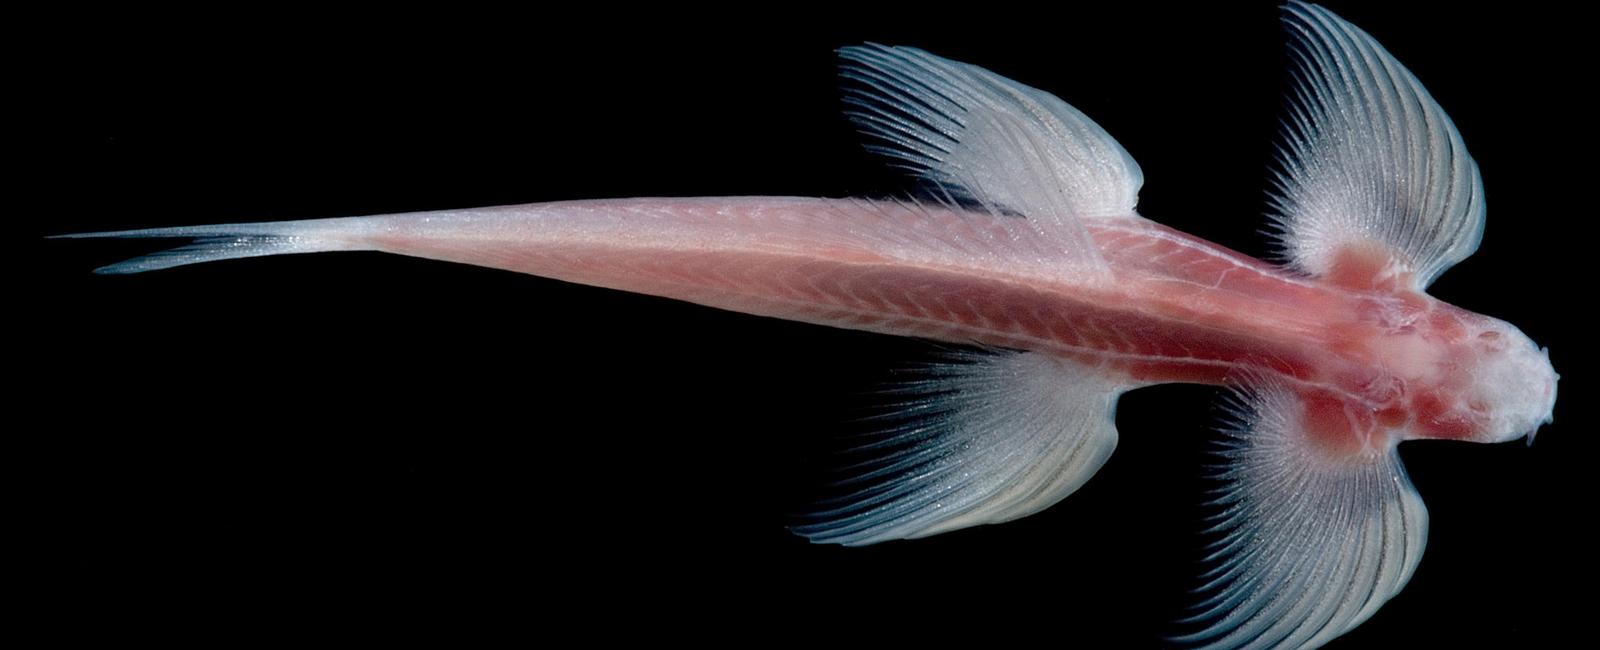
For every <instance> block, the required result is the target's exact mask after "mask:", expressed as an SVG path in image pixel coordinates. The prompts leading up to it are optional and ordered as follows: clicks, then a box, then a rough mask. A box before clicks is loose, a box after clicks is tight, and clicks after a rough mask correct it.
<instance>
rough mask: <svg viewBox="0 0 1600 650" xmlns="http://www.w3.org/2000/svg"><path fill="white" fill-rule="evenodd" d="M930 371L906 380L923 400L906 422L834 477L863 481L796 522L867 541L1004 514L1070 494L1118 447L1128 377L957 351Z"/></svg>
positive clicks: (807, 530)
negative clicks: (1115, 380)
mask: <svg viewBox="0 0 1600 650" xmlns="http://www.w3.org/2000/svg"><path fill="white" fill-rule="evenodd" d="M928 375H929V378H928V379H925V380H922V381H917V382H913V383H911V384H909V385H908V386H907V389H909V390H913V391H920V392H921V394H922V395H924V396H926V397H924V398H921V399H915V400H910V401H909V403H910V404H916V405H921V406H924V408H916V409H912V410H909V411H901V412H900V414H901V416H902V417H903V418H904V419H906V420H908V422H907V425H906V426H901V427H894V428H890V429H889V430H888V431H887V432H885V433H884V434H883V440H879V441H875V442H874V443H872V444H873V445H874V446H873V447H871V448H868V449H865V450H864V451H862V452H860V454H865V455H867V458H866V459H865V460H859V461H857V462H854V463H852V464H851V465H850V469H849V470H846V471H848V472H851V475H850V476H848V477H847V478H846V479H844V480H843V481H840V484H842V485H848V486H852V487H855V486H860V487H855V489H853V490H851V492H850V493H849V494H847V495H845V496H843V497H839V498H835V499H831V500H829V501H828V502H826V503H827V505H828V506H829V507H828V508H827V509H825V510H822V511H819V512H815V513H812V515H811V516H810V517H809V520H810V522H809V523H806V524H804V525H800V526H796V527H795V528H794V530H795V532H797V533H799V534H801V535H803V536H805V537H808V538H810V539H811V540H812V541H814V542H827V543H840V544H847V545H862V544H872V543H877V542H881V541H886V540H890V539H903V538H912V537H923V536H927V535H933V534H936V533H940V532H946V531H950V530H955V529H959V528H965V527H968V526H976V525H980V524H987V523H999V522H1002V521H1009V520H1011V519H1016V518H1019V517H1023V516H1026V515H1028V514H1032V513H1034V512H1037V511H1039V510H1042V509H1044V508H1045V507H1048V506H1049V505H1051V504H1053V503H1055V502H1057V501H1060V500H1061V499H1063V498H1065V497H1066V496H1067V495H1068V494H1071V493H1072V492H1073V491H1075V490H1076V489H1077V488H1078V487H1079V486H1080V485H1082V484H1083V482H1084V481H1087V480H1088V479H1089V477H1091V476H1093V475H1094V473H1095V471H1096V470H1098V469H1099V468H1100V466H1101V465H1102V464H1103V463H1104V462H1105V460H1106V458H1108V457H1109V456H1110V454H1111V451H1112V449H1114V448H1115V446H1116V428H1115V423H1114V421H1113V417H1112V410H1113V406H1114V404H1115V403H1116V398H1117V396H1118V395H1119V394H1121V392H1122V391H1123V390H1124V389H1125V388H1126V387H1124V386H1120V385H1116V384H1112V383H1109V382H1106V381H1103V380H1100V379H1098V378H1096V377H1094V376H1093V375H1091V374H1090V373H1088V372H1086V370H1085V369H1084V368H1081V367H1078V366H1077V365H1076V364H1073V363H1071V362H1068V361H1063V360H1060V359H1055V358H1052V357H1049V356H1046V355H1042V354H1038V353H1020V352H975V353H962V354H957V355H955V356H953V357H952V358H951V360H950V361H949V362H947V363H944V364H939V365H936V366H934V367H932V368H930V369H929V370H928ZM881 443H894V444H888V445H887V446H877V445H879V444H881ZM858 449H861V447H858Z"/></svg>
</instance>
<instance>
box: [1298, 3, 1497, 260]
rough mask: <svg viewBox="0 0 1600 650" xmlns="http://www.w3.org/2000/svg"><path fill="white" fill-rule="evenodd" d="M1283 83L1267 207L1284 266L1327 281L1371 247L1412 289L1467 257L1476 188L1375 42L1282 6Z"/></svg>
mask: <svg viewBox="0 0 1600 650" xmlns="http://www.w3.org/2000/svg"><path fill="white" fill-rule="evenodd" d="M1283 22H1284V26H1285V27H1286V28H1287V30H1288V31H1289V34H1290V39H1291V48H1290V49H1291V57H1292V59H1293V63H1294V71H1295V84H1294V89H1293V95H1292V100H1291V102H1290V105H1289V111H1288V113H1289V114H1288V116H1287V117H1286V118H1285V120H1284V129H1283V136H1284V137H1283V140H1284V143H1283V145H1282V148H1281V150H1280V156H1279V158H1280V165H1281V168H1282V169H1281V171H1280V172H1279V173H1278V175H1277V178H1276V179H1275V180H1276V183H1275V184H1276V190H1275V192H1274V194H1275V196H1273V197H1272V202H1273V204H1274V211H1275V215H1274V216H1273V218H1274V220H1275V222H1276V225H1277V227H1278V229H1279V231H1280V232H1279V235H1278V239H1279V243H1280V245H1281V246H1282V249H1283V253H1284V254H1285V255H1286V257H1287V258H1288V259H1289V261H1290V262H1291V263H1292V264H1293V265H1294V266H1296V267H1298V268H1299V269H1301V270H1303V271H1306V272H1308V273H1311V274H1313V275H1319V276H1322V275H1327V274H1329V273H1330V272H1332V271H1333V267H1334V265H1335V264H1336V262H1338V260H1339V255H1340V253H1341V252H1344V251H1346V250H1349V249H1351V248H1352V247H1354V248H1355V249H1356V250H1362V249H1366V248H1368V247H1370V246H1371V245H1373V244H1376V245H1378V246H1379V247H1381V249H1382V250H1383V251H1385V252H1386V253H1387V254H1388V255H1389V256H1390V257H1391V258H1392V261H1393V262H1394V263H1397V264H1398V265H1400V266H1401V267H1402V268H1399V269H1394V270H1392V271H1391V273H1392V272H1408V273H1410V275H1411V280H1410V281H1411V284H1412V285H1413V286H1412V287H1411V288H1415V289H1419V290H1420V289H1423V288H1426V287H1427V286H1428V285H1429V284H1431V283H1432V282H1433V280H1434V279H1435V278H1437V277H1438V276H1439V274H1440V273H1443V272H1444V271H1445V269H1448V268H1450V267H1451V266H1453V265H1455V264H1456V263H1458V262H1460V261H1462V260H1464V259H1466V258H1467V257H1468V256H1470V255H1472V253H1473V251H1475V250H1477V248H1478V243H1479V241H1480V240H1481V239H1482V238H1483V224H1484V200H1483V180H1482V178H1481V177H1480V175H1479V173H1478V166H1477V164H1476V163H1475V162H1473V160H1472V156H1470V155H1468V153H1467V149H1466V145H1465V144H1463V143H1462V141H1461V134H1460V133H1458V132H1457V131H1456V127H1455V125H1454V124H1453V123H1452V122H1451V121H1450V118H1449V116H1447V115H1446V114H1445V112H1444V110H1443V109H1442V108H1440V107H1439V104H1438V103H1437V102H1435V101H1434V100H1433V97H1431V96H1430V95H1429V94H1428V91H1427V90H1425V89H1424V88H1423V87H1422V84H1421V83H1420V82H1418V81H1417V78H1416V77H1415V76H1414V75H1412V74H1411V72H1410V71H1408V70H1407V69H1406V68H1405V67H1404V66H1402V65H1401V64H1400V62H1399V61H1396V60H1395V58H1394V57H1393V56H1391V55H1390V54H1389V53H1388V52H1387V51H1385V50H1384V49H1383V46H1381V45H1379V44H1378V42H1377V41H1376V40H1374V39H1373V38H1372V37H1371V36H1369V35H1367V33H1366V32H1363V31H1361V30H1360V29H1359V28H1357V27H1356V26H1354V25H1351V24H1350V23H1348V22H1345V21H1344V20H1343V19H1341V18H1339V17H1338V16H1335V15H1334V14H1333V13H1332V12H1330V11H1328V10H1326V9H1323V8H1322V7H1319V6H1316V5H1311V4H1305V3H1302V2H1290V3H1289V4H1288V5H1286V6H1285V7H1284V14H1283Z"/></svg>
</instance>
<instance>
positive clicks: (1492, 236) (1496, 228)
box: [1491, 228, 1498, 237]
mask: <svg viewBox="0 0 1600 650" xmlns="http://www.w3.org/2000/svg"><path fill="white" fill-rule="evenodd" d="M1496 230H1498V228H1496ZM1493 236H1494V235H1493V234H1491V237H1493Z"/></svg>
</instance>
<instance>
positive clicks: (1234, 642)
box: [1173, 384, 1428, 648]
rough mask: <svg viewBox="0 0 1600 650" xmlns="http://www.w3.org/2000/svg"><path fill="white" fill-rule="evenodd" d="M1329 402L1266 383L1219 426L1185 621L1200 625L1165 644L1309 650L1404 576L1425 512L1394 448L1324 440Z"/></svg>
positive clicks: (1361, 616)
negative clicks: (1194, 587) (1217, 473)
mask: <svg viewBox="0 0 1600 650" xmlns="http://www.w3.org/2000/svg"><path fill="white" fill-rule="evenodd" d="M1326 407H1327V405H1326V404H1317V405H1314V404H1312V403H1309V402H1308V401H1307V400H1306V399H1304V398H1303V397H1301V395H1300V394H1299V393H1298V392H1297V391H1294V390H1291V389H1288V388H1286V387H1282V386H1273V385H1270V384H1269V385H1264V386H1259V387H1256V388H1253V389H1250V390H1248V391H1246V392H1244V393H1242V394H1241V398H1240V400H1239V403H1238V404H1237V409H1236V415H1237V421H1235V422H1234V423H1232V425H1231V426H1230V427H1229V428H1228V429H1227V430H1226V431H1225V433H1226V434H1227V436H1228V441H1227V445H1228V446H1227V449H1226V451H1224V452H1223V457H1224V462H1223V471H1222V473H1221V478H1222V480H1223V481H1224V482H1225V484H1224V486H1223V489H1222V490H1221V491H1220V492H1219V495H1220V496H1219V497H1218V499H1217V502H1216V503H1217V505H1218V506H1219V507H1220V508H1221V511H1220V513H1219V514H1218V515H1217V520H1218V521H1217V525H1216V526H1215V528H1213V529H1212V531H1211V532H1213V533H1215V534H1217V535H1218V538H1217V540H1216V541H1215V542H1214V544H1213V546H1212V547H1211V552H1210V555H1209V557H1208V558H1207V560H1208V562H1209V563H1210V565H1211V569H1210V570H1209V571H1208V572H1207V573H1206V574H1205V575H1204V576H1203V577H1202V579H1203V581H1204V584H1203V586H1202V587H1201V588H1200V589H1199V590H1198V592H1199V594H1200V596H1201V598H1203V600H1202V601H1201V602H1200V603H1198V604H1197V605H1196V606H1195V608H1194V609H1195V611H1194V613H1193V616H1191V617H1190V618H1188V619H1186V620H1185V621H1183V623H1184V624H1185V625H1186V626H1192V627H1197V628H1199V630H1198V631H1197V632H1194V633H1192V634H1187V635H1184V636H1180V637H1176V638H1175V639H1173V640H1175V641H1178V642H1180V643H1185V644H1189V645H1193V646H1198V647H1204V648H1314V647H1317V646H1320V645H1322V644H1324V643H1327V642H1328V641H1330V640H1332V639H1333V638H1334V637H1336V636H1339V635H1340V634H1343V633H1345V632H1347V631H1349V630H1350V629H1351V628H1354V627H1355V626H1356V625H1359V624H1360V623H1361V622H1362V621H1365V620H1366V619H1367V618H1368V617H1371V616H1372V615H1373V613H1374V612H1376V611H1377V610H1378V608H1379V607H1380V606H1381V605H1383V603H1384V602H1385V601H1387V600H1388V599H1389V598H1391V597H1393V596H1394V595H1395V594H1397V593H1399V592H1400V588H1401V587H1403V586H1405V583H1406V581H1407V580H1408V579H1410V577H1411V573H1412V571H1413V570H1415V569H1416V567H1417V562H1418V560H1420V559H1421V557H1422V548H1423V545H1424V543H1425V541H1426V539H1427V529H1428V512H1427V509H1426V508H1424V507H1423V504H1422V500H1421V498H1420V497H1419V496H1418V495H1417V491H1416V489H1415V488H1413V487H1412V486H1411V482H1410V480H1409V479H1407V478H1406V473H1405V469H1404V468H1403V467H1401V465H1400V457H1399V455H1398V454H1396V453H1395V450H1394V446H1393V444H1392V443H1386V444H1382V445H1381V447H1382V448H1379V449H1364V448H1362V447H1360V446H1351V445H1330V444H1329V442H1330V441H1328V440H1325V439H1321V436H1322V435H1324V434H1325V431H1315V429H1316V428H1317V427H1316V425H1317V424H1318V423H1317V422H1315V421H1313V420H1315V419H1316V418H1325V417H1328V416H1329V413H1328V409H1327V408H1326ZM1335 410H1336V409H1335ZM1322 424H1328V423H1326V422H1324V423H1322Z"/></svg>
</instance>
